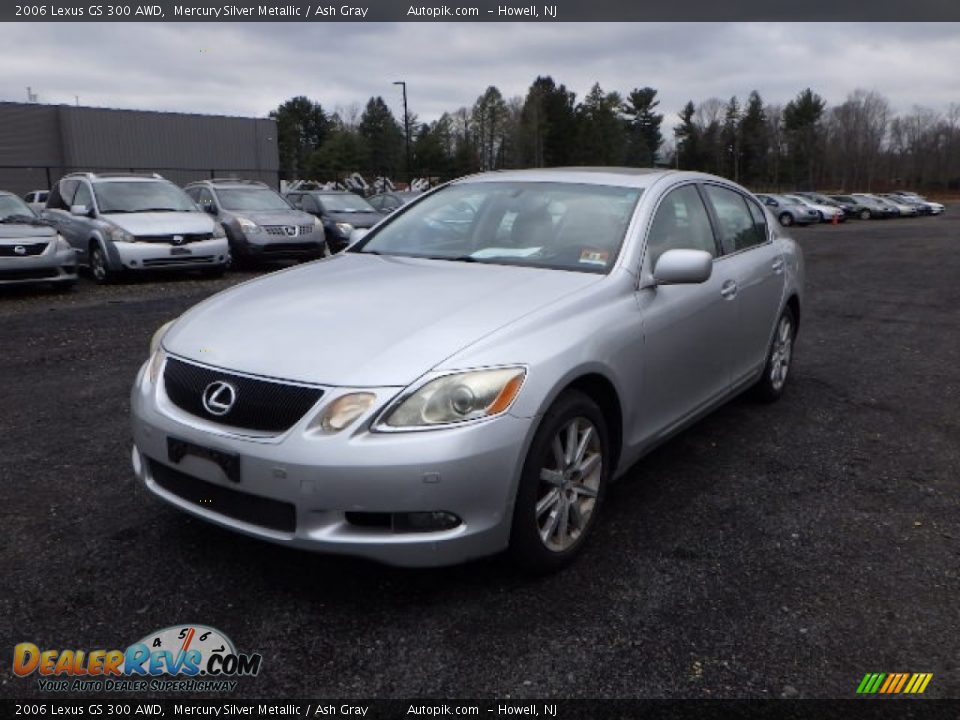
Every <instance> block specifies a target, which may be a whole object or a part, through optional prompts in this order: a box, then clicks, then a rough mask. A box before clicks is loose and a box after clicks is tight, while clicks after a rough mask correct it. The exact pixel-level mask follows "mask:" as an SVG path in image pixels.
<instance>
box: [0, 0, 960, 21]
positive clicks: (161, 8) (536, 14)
mask: <svg viewBox="0 0 960 720" xmlns="http://www.w3.org/2000/svg"><path fill="white" fill-rule="evenodd" d="M0 20H2V21H24V22H77V21H79V22H131V21H136V22H313V23H329V22H635V21H729V20H756V21H764V20H768V21H773V20H778V21H798V22H820V21H852V22H923V21H945V20H947V21H952V20H960V3H958V2H956V0H912V2H909V3H905V2H902V0H875V1H874V2H870V3H864V2H860V0H844V1H841V2H835V1H834V2H831V1H829V0H809V1H808V2H800V3H789V2H770V0H737V2H727V3H718V2H714V1H713V0H687V2H684V3H670V2H653V1H651V0H646V1H644V0H639V1H638V0H546V2H540V3H532V2H531V3H527V2H525V0H466V1H464V0H455V1H454V0H449V2H442V1H441V2H424V0H372V1H369V0H368V1H367V2H363V1H355V2H347V3H343V2H323V1H322V0H320V1H315V2H308V1H306V0H228V1H227V2H224V1H223V0H147V1H146V2H142V3H135V2H123V1H122V0H120V1H117V0H111V1H110V2H102V0H100V1H98V0H55V1H54V2H42V1H38V2H29V1H28V2H23V3H3V4H2V6H0Z"/></svg>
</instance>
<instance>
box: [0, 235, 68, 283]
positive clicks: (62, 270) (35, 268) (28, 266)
mask: <svg viewBox="0 0 960 720" xmlns="http://www.w3.org/2000/svg"><path fill="white" fill-rule="evenodd" d="M76 281H77V254H76V251H74V250H73V248H70V249H58V248H57V245H56V243H52V242H51V243H50V245H49V246H48V247H47V249H46V250H44V251H43V252H42V253H41V254H40V255H32V256H29V257H0V285H27V284H31V283H58V284H60V283H66V284H70V283H74V282H76Z"/></svg>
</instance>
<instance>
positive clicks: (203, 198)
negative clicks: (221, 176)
mask: <svg viewBox="0 0 960 720" xmlns="http://www.w3.org/2000/svg"><path fill="white" fill-rule="evenodd" d="M197 204H198V205H199V206H200V207H201V208H203V209H204V210H209V209H210V208H214V209H216V207H217V206H216V203H214V201H213V193H212V192H210V191H209V190H208V189H207V188H200V191H199V192H198V193H197Z"/></svg>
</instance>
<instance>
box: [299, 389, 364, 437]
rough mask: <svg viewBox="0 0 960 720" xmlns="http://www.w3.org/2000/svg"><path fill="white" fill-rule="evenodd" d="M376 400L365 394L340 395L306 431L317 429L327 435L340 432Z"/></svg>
mask: <svg viewBox="0 0 960 720" xmlns="http://www.w3.org/2000/svg"><path fill="white" fill-rule="evenodd" d="M376 399H377V396H376V395H374V394H373V393H365V392H361V393H350V394H349V395H342V396H341V397H338V398H337V399H336V400H334V401H333V402H332V403H330V404H329V405H327V406H326V407H325V408H324V409H323V412H322V413H320V414H319V415H318V416H317V418H316V419H315V420H314V421H313V422H311V423H310V426H309V427H308V428H307V431H310V430H316V429H318V428H319V429H321V430H323V431H324V432H328V433H337V432H340V431H341V430H343V429H344V428H345V427H347V426H348V425H350V423H352V422H353V421H354V420H356V419H357V418H358V417H360V416H361V415H363V414H364V413H365V412H366V411H367V410H369V409H370V406H371V405H373V403H374V402H375V401H376Z"/></svg>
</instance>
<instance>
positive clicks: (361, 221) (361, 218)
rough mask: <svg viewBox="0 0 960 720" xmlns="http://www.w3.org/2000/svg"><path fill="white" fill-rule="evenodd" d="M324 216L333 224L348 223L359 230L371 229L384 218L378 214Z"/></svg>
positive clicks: (343, 213)
mask: <svg viewBox="0 0 960 720" xmlns="http://www.w3.org/2000/svg"><path fill="white" fill-rule="evenodd" d="M326 215H327V217H328V218H330V219H331V220H333V221H334V222H342V223H350V224H351V225H353V226H354V227H355V228H361V229H363V228H369V227H373V226H374V225H376V224H377V223H378V222H380V221H381V220H383V218H384V216H383V214H381V213H378V212H355V213H351V212H328V213H327V214H326Z"/></svg>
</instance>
